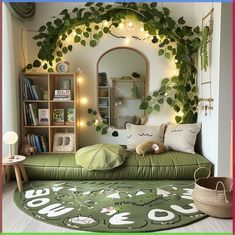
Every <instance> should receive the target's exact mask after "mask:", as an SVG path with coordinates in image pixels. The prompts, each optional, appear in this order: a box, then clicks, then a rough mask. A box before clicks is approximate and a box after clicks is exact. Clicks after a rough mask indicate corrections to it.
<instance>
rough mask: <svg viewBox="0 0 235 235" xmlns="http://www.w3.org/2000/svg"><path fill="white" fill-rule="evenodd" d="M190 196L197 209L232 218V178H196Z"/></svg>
mask: <svg viewBox="0 0 235 235" xmlns="http://www.w3.org/2000/svg"><path fill="white" fill-rule="evenodd" d="M201 168H205V167H200V168H198V169H197V170H196V171H195V172H194V179H195V186H194V190H193V194H192V198H193V200H194V203H195V205H196V207H197V209H198V210H200V211H201V212H203V213H205V214H208V215H210V216H214V217H219V218H232V179H230V178H227V177H209V176H210V174H211V172H210V169H208V168H207V169H208V170H209V174H208V176H207V177H206V178H199V179H197V178H196V173H197V171H198V170H199V169H201Z"/></svg>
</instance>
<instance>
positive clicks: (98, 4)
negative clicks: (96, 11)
mask: <svg viewBox="0 0 235 235" xmlns="http://www.w3.org/2000/svg"><path fill="white" fill-rule="evenodd" d="M95 5H96V6H97V7H101V6H103V3H102V2H97V3H96V4H95Z"/></svg>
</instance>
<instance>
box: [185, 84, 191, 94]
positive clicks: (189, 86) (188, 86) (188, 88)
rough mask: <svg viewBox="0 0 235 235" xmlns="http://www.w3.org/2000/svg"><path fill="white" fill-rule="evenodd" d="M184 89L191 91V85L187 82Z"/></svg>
mask: <svg viewBox="0 0 235 235" xmlns="http://www.w3.org/2000/svg"><path fill="white" fill-rule="evenodd" d="M185 89H186V91H187V92H189V91H191V85H190V84H189V83H187V84H186V87H185Z"/></svg>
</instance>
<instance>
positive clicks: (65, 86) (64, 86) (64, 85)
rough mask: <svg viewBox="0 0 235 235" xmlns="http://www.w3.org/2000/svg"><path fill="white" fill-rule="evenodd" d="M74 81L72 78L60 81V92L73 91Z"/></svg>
mask: <svg viewBox="0 0 235 235" xmlns="http://www.w3.org/2000/svg"><path fill="white" fill-rule="evenodd" d="M71 84H72V81H71V79H70V78H63V79H61V80H60V90H71Z"/></svg>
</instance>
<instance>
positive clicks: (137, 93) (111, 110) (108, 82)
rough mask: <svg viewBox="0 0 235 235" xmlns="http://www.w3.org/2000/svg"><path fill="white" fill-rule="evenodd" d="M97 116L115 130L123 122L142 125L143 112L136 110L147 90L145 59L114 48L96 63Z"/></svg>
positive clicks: (124, 49)
mask: <svg viewBox="0 0 235 235" xmlns="http://www.w3.org/2000/svg"><path fill="white" fill-rule="evenodd" d="M97 79H98V82H97V84H98V99H97V110H98V111H99V114H100V117H101V118H102V119H103V120H104V121H105V122H106V123H108V125H109V126H113V127H115V128H117V129H124V128H125V123H127V122H130V123H133V124H137V125H138V124H143V122H144V120H145V119H146V115H145V112H144V111H143V110H140V109H139V106H140V103H141V100H142V98H143V97H144V96H145V95H146V93H147V89H148V62H147V60H146V58H145V57H144V56H143V55H142V54H141V53H140V52H138V51H137V50H134V49H131V48H114V49H112V50H109V51H107V52H106V53H104V54H103V55H102V56H101V57H100V59H99V60H98V63H97Z"/></svg>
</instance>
